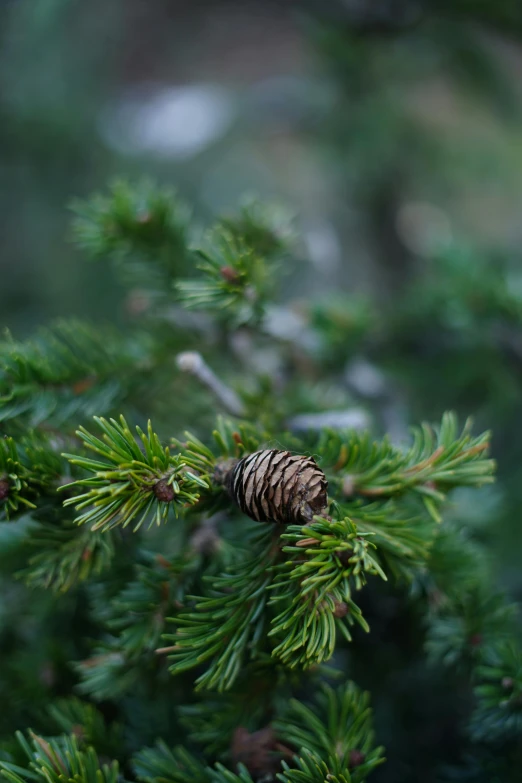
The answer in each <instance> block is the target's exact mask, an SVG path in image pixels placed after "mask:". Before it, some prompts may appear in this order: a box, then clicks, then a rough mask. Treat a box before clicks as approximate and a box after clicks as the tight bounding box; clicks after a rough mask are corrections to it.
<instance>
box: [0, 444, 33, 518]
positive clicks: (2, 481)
mask: <svg viewBox="0 0 522 783" xmlns="http://www.w3.org/2000/svg"><path fill="white" fill-rule="evenodd" d="M34 494H35V486H34V474H32V473H31V471H30V469H29V468H28V467H27V466H26V465H24V464H23V463H22V459H21V455H20V454H19V453H18V450H17V448H16V445H15V441H14V440H13V438H4V439H0V519H1V516H2V515H4V516H5V517H6V518H7V519H9V516H10V515H11V514H13V513H15V512H17V511H18V510H19V509H20V507H21V506H22V507H25V508H26V509H27V508H35V505H34V503H33V502H32V500H30V499H29V498H30V497H33V499H34Z"/></svg>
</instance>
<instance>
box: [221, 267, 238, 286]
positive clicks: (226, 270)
mask: <svg viewBox="0 0 522 783" xmlns="http://www.w3.org/2000/svg"><path fill="white" fill-rule="evenodd" d="M219 272H220V274H221V277H222V278H223V280H226V282H227V283H238V282H239V275H238V273H237V271H236V270H235V269H233V268H232V267H231V266H222V267H221V269H220V270H219Z"/></svg>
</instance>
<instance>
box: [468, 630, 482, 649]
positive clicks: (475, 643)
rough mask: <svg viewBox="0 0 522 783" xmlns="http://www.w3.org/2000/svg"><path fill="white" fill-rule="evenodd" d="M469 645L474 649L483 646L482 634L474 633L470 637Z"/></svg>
mask: <svg viewBox="0 0 522 783" xmlns="http://www.w3.org/2000/svg"><path fill="white" fill-rule="evenodd" d="M469 643H470V645H471V646H472V647H480V645H481V644H482V634H480V633H474V634H473V636H470V637H469Z"/></svg>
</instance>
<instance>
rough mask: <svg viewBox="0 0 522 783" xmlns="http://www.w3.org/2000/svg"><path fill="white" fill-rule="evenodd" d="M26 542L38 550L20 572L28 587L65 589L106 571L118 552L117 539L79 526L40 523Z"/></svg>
mask: <svg viewBox="0 0 522 783" xmlns="http://www.w3.org/2000/svg"><path fill="white" fill-rule="evenodd" d="M25 542H26V543H27V544H28V545H29V547H31V548H32V549H33V550H36V551H35V554H33V555H31V556H30V557H29V560H28V562H27V566H26V568H24V569H23V570H21V571H19V572H18V573H17V577H18V578H19V579H22V580H23V581H24V582H25V584H27V585H28V586H29V587H33V588H40V589H42V588H43V589H50V590H54V591H56V592H66V591H67V590H70V588H71V587H73V586H75V585H76V584H78V583H79V582H84V581H86V580H88V579H90V578H92V577H93V576H98V575H99V574H101V573H102V572H103V571H105V570H106V569H107V568H108V567H109V565H110V564H111V562H112V559H113V557H114V552H115V546H114V538H113V536H112V535H111V534H106V535H103V534H102V533H100V532H92V531H90V530H88V529H81V528H78V526H77V525H74V524H72V523H70V522H69V523H67V522H64V523H63V524H62V525H60V526H58V525H53V524H50V523H38V524H37V525H36V526H33V527H32V528H31V529H30V530H29V532H28V534H27V537H26V540H25Z"/></svg>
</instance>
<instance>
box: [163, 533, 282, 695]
mask: <svg viewBox="0 0 522 783" xmlns="http://www.w3.org/2000/svg"><path fill="white" fill-rule="evenodd" d="M256 549H257V552H256V554H254V555H253V556H252V557H251V558H248V559H246V560H244V561H243V563H241V564H240V565H239V566H236V568H235V569H231V570H230V571H229V572H227V573H224V574H222V575H221V576H218V577H214V578H208V579H207V580H206V581H207V583H208V584H209V591H208V594H207V595H206V596H204V597H201V598H199V597H193V598H192V600H194V601H195V605H194V609H193V610H192V611H191V612H186V613H183V614H181V615H180V616H179V617H177V618H176V619H175V621H174V622H175V623H176V625H177V631H176V633H175V634H174V635H173V636H166V637H165V638H166V639H167V640H169V639H170V640H172V641H173V642H174V644H173V646H172V647H170V648H166V649H165V651H166V652H169V654H170V655H169V658H170V661H171V664H172V665H171V667H170V670H171V672H172V673H173V674H179V673H180V672H183V671H186V670H188V669H192V668H194V667H196V666H199V665H200V664H202V663H205V662H206V661H210V663H209V664H208V668H207V669H206V671H205V672H204V673H203V674H201V675H200V676H199V677H198V678H197V680H196V688H197V690H201V689H203V688H208V689H215V690H217V691H223V690H226V689H228V688H230V686H231V685H232V684H233V683H234V681H235V679H236V678H237V676H238V675H239V673H240V671H241V667H242V665H243V664H244V663H245V661H246V659H247V657H250V658H253V657H255V654H256V649H257V647H258V645H259V644H260V643H261V642H262V639H263V635H264V621H265V617H264V615H265V608H266V604H267V600H268V596H267V587H268V585H269V584H270V580H271V578H272V574H271V567H272V565H273V563H274V562H275V558H276V557H277V554H278V546H277V542H276V545H274V540H273V537H272V531H270V530H268V531H266V530H264V531H263V533H262V534H261V536H258V540H257V541H256ZM189 598H191V597H190V596H189Z"/></svg>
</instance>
